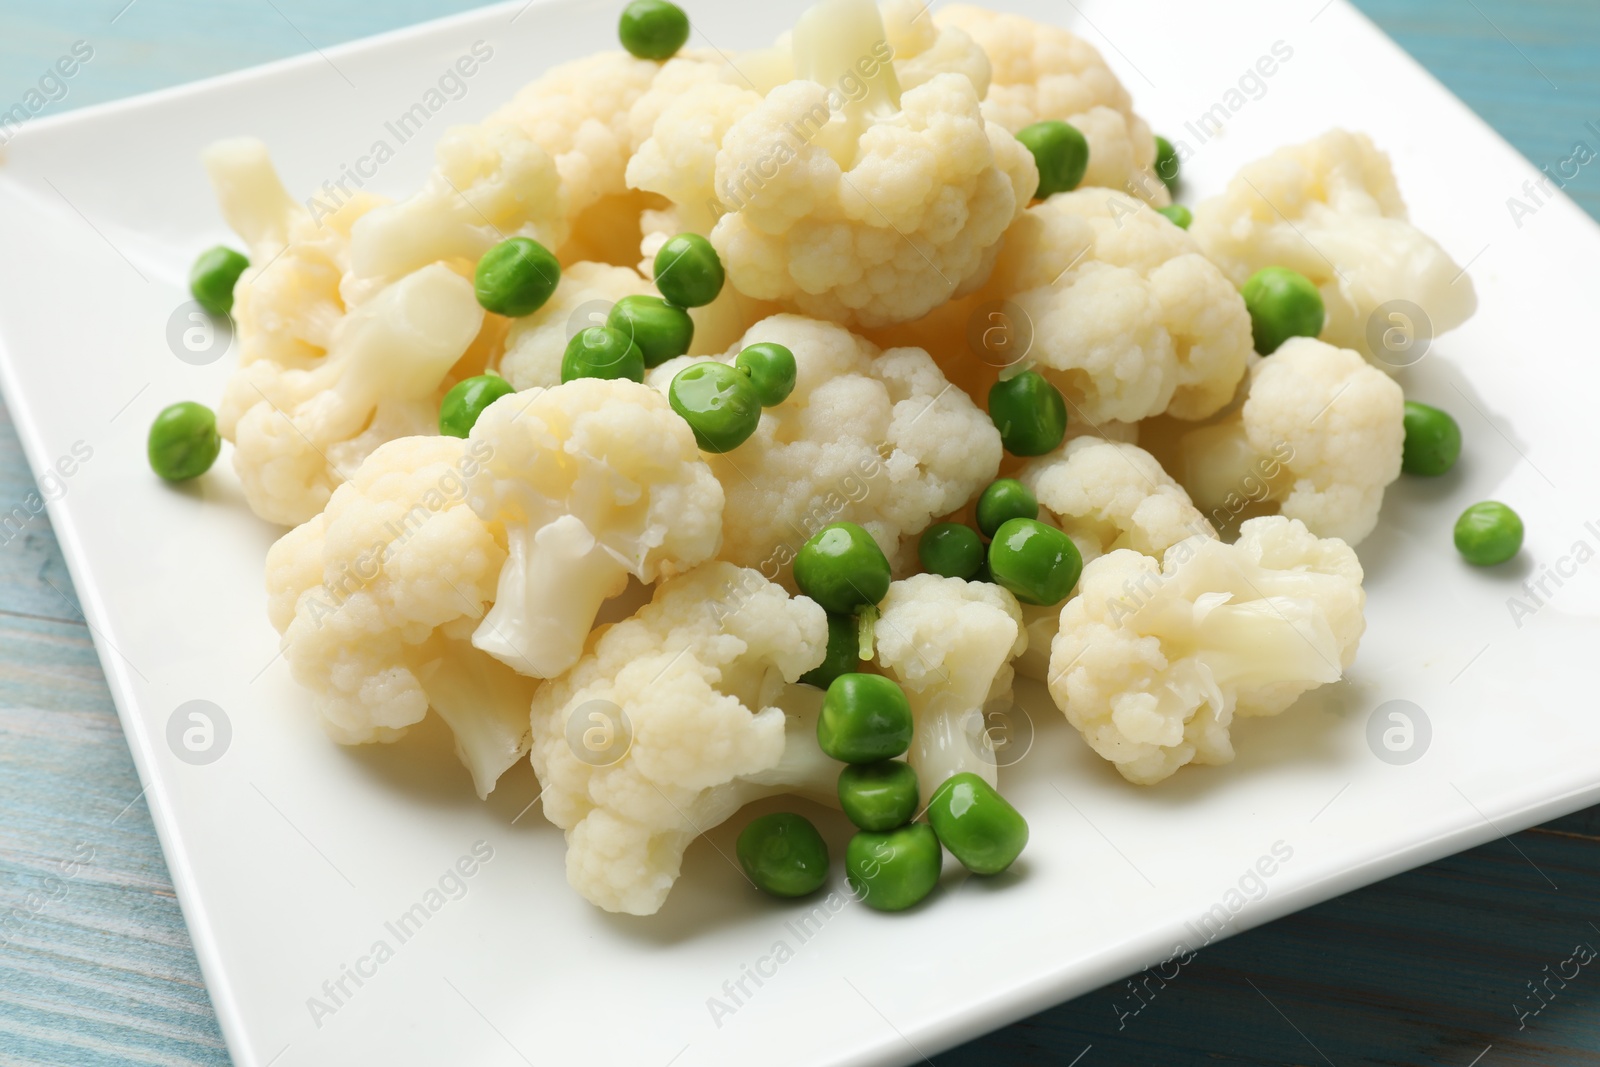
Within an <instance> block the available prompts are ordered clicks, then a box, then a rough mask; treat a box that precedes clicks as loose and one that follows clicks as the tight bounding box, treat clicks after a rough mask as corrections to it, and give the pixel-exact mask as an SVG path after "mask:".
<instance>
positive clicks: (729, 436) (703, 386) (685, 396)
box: [667, 359, 826, 606]
mask: <svg viewBox="0 0 1600 1067" xmlns="http://www.w3.org/2000/svg"><path fill="white" fill-rule="evenodd" d="M667 402H668V403H670V404H671V405H672V410H673V411H676V412H677V413H678V414H679V415H682V416H683V421H685V422H687V423H688V424H689V429H691V430H693V431H694V440H695V443H696V444H698V445H699V446H700V450H701V451H702V452H715V453H718V454H719V455H720V454H721V453H724V452H732V451H733V450H734V449H736V448H738V447H739V446H740V445H742V444H744V443H745V442H746V441H748V440H749V439H750V435H751V434H753V433H755V432H756V427H757V426H759V425H761V401H760V399H759V398H758V397H757V396H756V391H755V389H754V387H752V386H751V384H750V378H749V376H748V375H745V374H743V373H741V372H740V371H738V370H736V369H734V368H733V367H730V366H728V365H727V364H726V363H718V362H717V361H716V360H714V359H713V360H706V361H705V362H703V363H691V364H689V366H687V367H685V368H683V369H682V370H681V371H679V372H678V374H677V377H675V378H673V379H672V384H671V385H669V386H668V387H667ZM824 606H826V605H824Z"/></svg>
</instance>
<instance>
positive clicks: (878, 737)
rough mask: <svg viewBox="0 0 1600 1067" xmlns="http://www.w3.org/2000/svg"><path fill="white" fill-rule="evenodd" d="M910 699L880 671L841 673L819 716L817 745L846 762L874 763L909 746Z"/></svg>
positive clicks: (911, 723) (903, 752)
mask: <svg viewBox="0 0 1600 1067" xmlns="http://www.w3.org/2000/svg"><path fill="white" fill-rule="evenodd" d="M913 727H914V723H913V720H912V718H911V702H910V701H908V700H907V699H906V694H905V691H904V690H902V689H901V688H900V687H899V686H898V685H896V684H895V683H894V681H893V679H890V678H885V677H884V676H883V675H881V674H841V675H839V677H837V678H835V679H834V680H833V684H832V685H830V686H828V695H827V696H825V697H823V698H822V714H821V715H820V716H819V717H818V718H817V744H818V745H820V746H821V747H822V751H823V752H826V753H827V754H828V755H830V756H832V757H833V758H834V759H836V760H842V761H843V762H845V763H877V762H878V761H879V760H886V759H893V758H894V757H896V756H900V755H904V754H905V751H906V749H908V748H910V747H911V732H912V729H913Z"/></svg>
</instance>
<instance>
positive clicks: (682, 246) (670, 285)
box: [655, 233, 726, 308]
mask: <svg viewBox="0 0 1600 1067" xmlns="http://www.w3.org/2000/svg"><path fill="white" fill-rule="evenodd" d="M655 274H656V288H657V289H659V290H660V291H661V295H662V296H664V297H666V298H667V302H668V303H670V304H676V305H678V306H679V307H681V308H697V307H704V306H705V305H707V304H709V303H711V301H713V300H715V299H716V298H717V294H718V293H720V292H722V283H723V280H724V279H725V277H726V275H725V274H724V273H723V270H722V260H721V259H720V258H718V256H717V250H716V249H715V248H712V247H711V242H710V241H708V240H706V239H705V238H704V237H701V236H700V235H699V234H697V233H680V234H678V236H676V237H673V238H671V239H669V240H668V241H667V243H666V244H664V245H662V246H661V250H660V251H659V252H657V253H656V261H655Z"/></svg>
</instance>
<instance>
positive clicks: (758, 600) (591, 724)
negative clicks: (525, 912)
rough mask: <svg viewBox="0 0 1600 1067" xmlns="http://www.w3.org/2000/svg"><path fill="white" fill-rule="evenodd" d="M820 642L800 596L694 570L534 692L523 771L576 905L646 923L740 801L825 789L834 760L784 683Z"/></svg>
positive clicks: (821, 619) (731, 571)
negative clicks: (529, 764)
mask: <svg viewBox="0 0 1600 1067" xmlns="http://www.w3.org/2000/svg"><path fill="white" fill-rule="evenodd" d="M827 641H828V626H827V616H826V615H825V613H824V612H823V610H822V609H821V608H820V607H818V606H817V605H816V604H815V603H813V602H812V601H810V600H807V599H806V598H804V597H793V598H791V597H790V596H789V595H788V594H787V593H785V592H784V591H783V589H782V588H780V587H779V586H777V585H774V584H772V583H771V582H768V581H767V580H766V579H764V578H762V577H761V575H759V574H758V573H756V572H755V571H751V570H743V569H741V568H738V567H734V566H733V565H731V564H727V563H708V564H706V565H704V566H702V567H698V568H696V569H695V570H693V571H690V572H689V573H687V574H684V575H681V576H679V577H676V578H672V579H670V580H668V581H665V582H663V583H662V584H661V585H660V586H658V587H657V588H656V590H655V595H654V596H653V597H652V599H651V601H650V603H649V604H648V605H646V606H645V607H643V608H641V609H640V610H639V611H638V612H637V613H636V614H635V615H634V616H633V617H631V618H629V619H626V620H624V621H622V622H619V623H617V624H615V625H614V626H610V627H608V628H606V629H604V630H603V631H601V632H600V633H599V635H598V636H597V637H596V639H595V640H594V641H593V643H592V644H591V646H590V648H589V649H588V651H587V652H586V653H585V654H584V656H583V658H582V659H580V660H579V661H578V662H577V664H576V665H574V666H573V668H572V670H570V671H569V672H567V673H566V674H565V675H563V676H562V677H560V678H558V679H555V680H554V681H552V682H550V683H548V684H547V685H545V686H544V687H543V688H541V689H540V690H539V692H538V694H537V695H536V696H535V698H534V701H533V714H532V725H533V749H532V758H533V766H534V770H535V771H536V772H537V773H538V775H539V781H540V783H541V784H542V785H543V787H544V794H543V798H544V813H545V816H546V817H547V818H548V819H549V820H550V821H551V822H553V823H555V824H556V825H557V826H559V827H561V828H562V829H563V830H565V831H566V839H567V880H568V882H570V883H571V884H572V887H573V888H574V889H576V890H577V891H578V892H579V893H580V894H582V895H583V897H584V899H585V900H588V901H589V902H590V903H592V904H595V905H598V906H599V907H601V908H604V909H605V910H607V911H613V912H626V913H628V914H630V915H652V914H654V913H655V912H656V911H658V910H659V909H660V908H661V905H662V903H663V902H665V900H666V898H667V893H668V891H669V890H670V889H671V888H672V883H673V882H675V881H676V880H677V878H678V872H679V869H680V868H681V866H682V863H683V853H684V850H685V849H686V848H687V847H688V845H689V843H690V842H691V841H693V840H694V838H695V837H697V836H699V835H700V834H702V833H704V832H705V831H707V830H709V829H711V828H712V827H713V826H716V825H718V824H719V823H721V822H723V821H724V820H726V819H727V818H728V817H729V816H731V815H733V813H734V812H736V811H738V809H739V808H740V807H742V806H743V805H744V804H746V803H748V802H750V801H753V800H756V799H759V798H760V797H762V796H767V795H771V794H774V793H780V792H791V791H796V790H798V791H801V792H804V793H807V794H808V795H813V796H816V797H817V798H818V799H827V798H828V796H829V795H830V794H832V793H834V792H835V782H836V780H837V778H838V772H839V769H840V764H837V763H834V762H833V761H831V760H829V759H827V758H826V757H824V756H823V755H822V753H821V750H820V749H819V748H818V747H817V742H816V725H815V724H816V710H817V708H818V707H820V702H821V693H820V692H819V691H817V690H816V689H813V688H811V687H809V686H800V685H796V684H794V683H795V682H796V681H797V679H799V677H800V675H801V674H803V673H805V672H806V671H808V670H810V669H811V668H812V667H815V666H816V665H817V664H819V663H821V662H822V657H823V655H824V653H825V651H826V648H827ZM786 705H792V706H794V707H796V708H797V709H798V710H796V711H795V712H794V713H793V714H786V713H785V706H786ZM835 803H837V802H836V801H835Z"/></svg>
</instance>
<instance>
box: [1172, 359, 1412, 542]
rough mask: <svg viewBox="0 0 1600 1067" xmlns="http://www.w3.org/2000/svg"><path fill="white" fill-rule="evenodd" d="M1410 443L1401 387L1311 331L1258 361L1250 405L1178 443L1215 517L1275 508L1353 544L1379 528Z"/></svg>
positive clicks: (1190, 480)
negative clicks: (1388, 491)
mask: <svg viewBox="0 0 1600 1067" xmlns="http://www.w3.org/2000/svg"><path fill="white" fill-rule="evenodd" d="M1404 447H1405V395H1404V393H1403V392H1402V391H1401V389H1400V386H1399V385H1397V384H1396V383H1395V382H1394V380H1393V379H1391V378H1390V377H1389V376H1388V375H1386V374H1384V373H1383V372H1382V371H1380V370H1378V369H1377V368H1376V367H1374V366H1372V365H1371V364H1370V363H1368V362H1367V361H1366V360H1364V359H1362V358H1361V356H1360V355H1359V354H1358V353H1355V352H1352V351H1350V350H1349V349H1343V348H1334V347H1333V346H1332V345H1328V344H1324V343H1323V342H1321V341H1318V340H1316V339H1315V338H1310V337H1297V338H1294V339H1293V340H1290V341H1288V342H1286V343H1285V344H1284V345H1283V347H1282V348H1280V349H1278V351H1277V352H1275V353H1273V354H1272V355H1271V356H1270V357H1269V358H1267V359H1263V360H1260V361H1258V362H1257V363H1256V365H1255V367H1254V368H1253V369H1252V370H1251V374H1250V392H1249V395H1248V397H1246V399H1245V402H1244V406H1243V407H1242V408H1240V409H1239V411H1237V412H1236V413H1234V414H1233V415H1231V416H1229V417H1227V418H1225V419H1223V420H1222V421H1221V422H1219V423H1216V424H1214V425H1212V426H1207V427H1204V428H1202V429H1199V430H1195V431H1192V432H1191V433H1189V434H1186V435H1185V436H1184V437H1183V438H1182V440H1181V442H1180V449H1181V455H1182V461H1181V462H1182V470H1183V478H1184V483H1185V485H1187V486H1188V488H1189V490H1190V491H1191V492H1192V493H1193V494H1194V499H1195V501H1196V502H1197V503H1198V504H1199V505H1200V506H1201V507H1202V508H1205V509H1206V510H1207V511H1209V512H1211V513H1212V514H1213V515H1219V516H1220V515H1238V514H1242V513H1244V512H1245V510H1246V508H1247V507H1248V506H1249V505H1250V504H1266V505H1268V506H1271V505H1276V507H1277V510H1278V513H1279V514H1281V515H1285V516H1287V517H1289V518H1291V519H1299V520H1300V521H1301V522H1303V523H1305V524H1306V528H1307V529H1309V530H1310V531H1311V532H1312V533H1314V534H1316V535H1317V536H1319V537H1338V538H1341V539H1342V540H1344V541H1346V542H1347V543H1349V544H1352V545H1356V544H1360V543H1361V541H1362V540H1364V539H1365V538H1366V536H1367V535H1368V534H1370V533H1371V532H1372V530H1373V527H1375V526H1376V525H1377V524H1378V512H1379V510H1380V509H1381V508H1382V507H1383V491H1384V489H1385V487H1387V486H1388V485H1389V483H1390V482H1392V481H1394V480H1395V479H1396V478H1398V477H1400V459H1401V453H1402V451H1403V450H1404Z"/></svg>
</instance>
